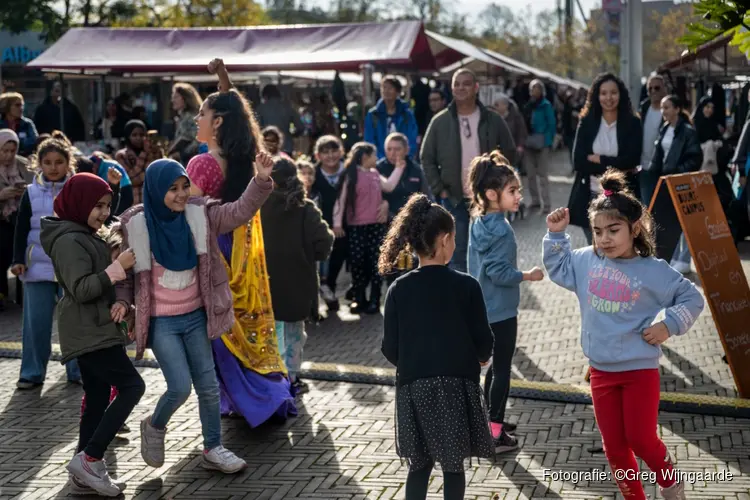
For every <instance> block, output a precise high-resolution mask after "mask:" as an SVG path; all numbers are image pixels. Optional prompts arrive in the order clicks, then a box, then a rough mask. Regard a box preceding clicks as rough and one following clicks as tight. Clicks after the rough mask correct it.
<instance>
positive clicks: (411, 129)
mask: <svg viewBox="0 0 750 500" xmlns="http://www.w3.org/2000/svg"><path fill="white" fill-rule="evenodd" d="M393 122H394V124H395V125H396V131H397V132H401V133H402V134H404V135H405V136H406V138H407V140H408V141H409V156H414V155H415V154H416V153H417V149H418V146H417V135H419V127H418V126H417V119H416V118H414V113H413V112H412V110H411V109H409V105H408V104H407V103H406V102H405V101H402V100H401V99H397V100H396V114H395V115H394V116H393ZM390 133H391V130H390V129H389V128H388V111H387V110H386V106H385V102H384V101H383V99H380V100H379V101H378V103H377V104H376V105H375V106H374V107H373V108H371V109H370V111H368V112H367V116H365V141H366V142H369V143H370V144H372V145H374V146H375V147H376V148H377V149H378V159H381V158H385V138H386V137H388V135H389V134H390Z"/></svg>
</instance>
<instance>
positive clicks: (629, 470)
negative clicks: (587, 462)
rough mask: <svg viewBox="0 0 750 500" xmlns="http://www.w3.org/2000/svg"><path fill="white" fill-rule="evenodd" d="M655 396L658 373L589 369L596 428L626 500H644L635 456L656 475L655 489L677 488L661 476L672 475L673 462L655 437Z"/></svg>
mask: <svg viewBox="0 0 750 500" xmlns="http://www.w3.org/2000/svg"><path fill="white" fill-rule="evenodd" d="M659 391H660V383H659V370H658V369H651V370H633V371H627V372H603V371H600V370H597V369H595V368H591V398H592V400H593V402H594V414H595V415H596V425H597V426H599V431H600V432H601V434H602V444H603V447H604V453H605V454H606V455H607V461H608V462H609V467H610V469H612V473H613V476H614V479H615V480H616V481H617V486H618V487H619V488H620V491H621V492H622V495H623V497H625V498H626V499H628V500H630V499H635V500H646V494H645V492H644V491H643V484H642V483H641V480H640V477H638V463H637V462H636V460H635V456H636V455H637V456H638V457H639V458H641V459H642V460H643V461H644V462H646V464H647V465H648V467H649V469H651V471H652V472H654V473H656V482H657V483H659V486H661V487H663V488H668V487H669V486H672V485H673V484H674V483H675V480H674V478H673V477H670V475H669V474H668V473H667V474H665V472H667V471H671V470H672V469H673V465H672V459H671V458H670V456H669V452H668V451H667V447H666V446H665V445H664V443H663V442H662V440H661V439H659V436H658V434H657V426H658V419H659ZM617 471H619V474H618V472H617ZM618 476H621V477H620V478H619V480H618Z"/></svg>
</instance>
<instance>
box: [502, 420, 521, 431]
mask: <svg viewBox="0 0 750 500" xmlns="http://www.w3.org/2000/svg"><path fill="white" fill-rule="evenodd" d="M517 428H518V426H517V425H516V424H511V423H510V422H503V429H505V430H506V431H508V432H516V429H517Z"/></svg>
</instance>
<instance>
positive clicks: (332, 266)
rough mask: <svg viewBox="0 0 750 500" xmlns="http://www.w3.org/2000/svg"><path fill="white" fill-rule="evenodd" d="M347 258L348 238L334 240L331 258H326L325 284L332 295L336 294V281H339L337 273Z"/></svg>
mask: <svg viewBox="0 0 750 500" xmlns="http://www.w3.org/2000/svg"><path fill="white" fill-rule="evenodd" d="M347 257H349V242H348V238H346V237H344V238H336V240H335V241H334V242H333V250H331V256H330V257H329V258H328V274H327V276H326V282H325V284H326V285H328V288H330V289H331V291H332V292H333V293H336V281H337V280H338V279H339V273H340V272H341V268H342V267H344V263H345V262H346V259H347Z"/></svg>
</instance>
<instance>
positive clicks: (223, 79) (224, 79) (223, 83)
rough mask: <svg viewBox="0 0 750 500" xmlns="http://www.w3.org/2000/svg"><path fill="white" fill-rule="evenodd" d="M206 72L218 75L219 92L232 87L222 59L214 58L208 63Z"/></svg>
mask: <svg viewBox="0 0 750 500" xmlns="http://www.w3.org/2000/svg"><path fill="white" fill-rule="evenodd" d="M208 72H209V73H211V74H215V75H216V76H218V77H219V92H229V90H230V89H231V88H233V87H234V85H233V84H232V81H231V80H230V79H229V72H228V71H227V68H226V66H224V60H223V59H219V58H216V59H214V60H212V61H211V62H210V63H208Z"/></svg>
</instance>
